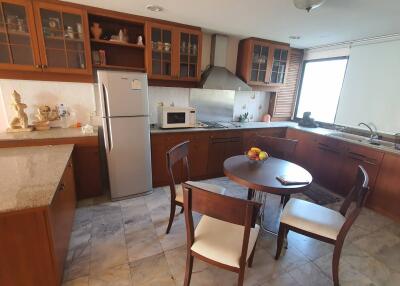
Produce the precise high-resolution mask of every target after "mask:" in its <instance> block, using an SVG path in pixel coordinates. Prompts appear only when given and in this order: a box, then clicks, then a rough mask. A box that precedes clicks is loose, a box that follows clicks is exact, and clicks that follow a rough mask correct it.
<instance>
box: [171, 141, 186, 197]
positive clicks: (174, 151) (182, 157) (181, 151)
mask: <svg viewBox="0 0 400 286" xmlns="http://www.w3.org/2000/svg"><path fill="white" fill-rule="evenodd" d="M189 143H190V141H185V142H182V143H179V144H178V145H175V146H174V147H172V148H171V149H169V150H168V151H167V154H166V156H167V172H168V176H169V187H170V189H171V199H173V200H175V197H176V189H175V185H176V177H175V176H174V166H176V165H177V164H178V163H179V162H182V164H183V168H184V169H185V170H184V172H185V173H186V174H183V176H186V177H185V178H183V182H185V181H189V180H190V170H189V161H188V155H189Z"/></svg>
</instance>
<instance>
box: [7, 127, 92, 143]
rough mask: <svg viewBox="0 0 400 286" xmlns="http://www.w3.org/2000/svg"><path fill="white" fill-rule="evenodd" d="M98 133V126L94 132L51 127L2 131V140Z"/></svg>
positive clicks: (86, 135) (78, 135)
mask: <svg viewBox="0 0 400 286" xmlns="http://www.w3.org/2000/svg"><path fill="white" fill-rule="evenodd" d="M97 134H98V132H97V128H94V131H93V133H83V132H82V130H81V128H51V129H50V130H45V131H32V132H15V133H7V132H3V133H0V141H13V140H39V139H58V138H73V137H90V136H97Z"/></svg>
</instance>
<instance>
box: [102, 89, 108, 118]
mask: <svg viewBox="0 0 400 286" xmlns="http://www.w3.org/2000/svg"><path fill="white" fill-rule="evenodd" d="M101 89H102V96H103V109H104V110H103V115H104V117H108V116H110V113H109V106H108V90H107V87H106V86H105V84H104V83H102V84H101Z"/></svg>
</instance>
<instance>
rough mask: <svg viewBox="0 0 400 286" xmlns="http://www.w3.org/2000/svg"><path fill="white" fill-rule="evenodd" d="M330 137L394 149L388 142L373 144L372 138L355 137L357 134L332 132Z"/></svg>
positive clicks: (378, 141)
mask: <svg viewBox="0 0 400 286" xmlns="http://www.w3.org/2000/svg"><path fill="white" fill-rule="evenodd" d="M329 135H330V136H333V137H339V138H343V139H347V140H352V141H358V142H361V143H366V144H370V145H374V146H382V147H387V148H394V143H392V142H388V141H383V140H377V139H374V140H373V141H372V142H371V141H370V138H368V137H365V136H360V135H355V134H350V133H344V132H332V133H329Z"/></svg>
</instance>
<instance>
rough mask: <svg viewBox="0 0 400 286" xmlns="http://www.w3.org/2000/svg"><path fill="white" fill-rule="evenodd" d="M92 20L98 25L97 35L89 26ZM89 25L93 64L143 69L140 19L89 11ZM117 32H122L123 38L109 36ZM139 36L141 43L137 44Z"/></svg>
mask: <svg viewBox="0 0 400 286" xmlns="http://www.w3.org/2000/svg"><path fill="white" fill-rule="evenodd" d="M95 23H96V24H98V26H99V27H100V29H101V33H100V36H97V37H98V38H97V37H96V36H95V35H94V32H93V29H92V27H93V26H94V25H95ZM89 26H90V27H91V30H92V31H91V39H90V42H91V50H92V61H93V66H94V67H97V68H103V69H119V70H133V71H142V72H145V71H146V66H145V45H144V43H145V39H144V23H136V22H129V21H126V20H120V19H116V18H109V17H106V16H103V15H95V14H89ZM120 33H123V35H124V37H125V39H123V40H121V41H117V40H112V39H113V38H118V35H119V34H120ZM139 37H142V41H143V45H139V44H137V42H138V38H139ZM101 54H103V55H101Z"/></svg>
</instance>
